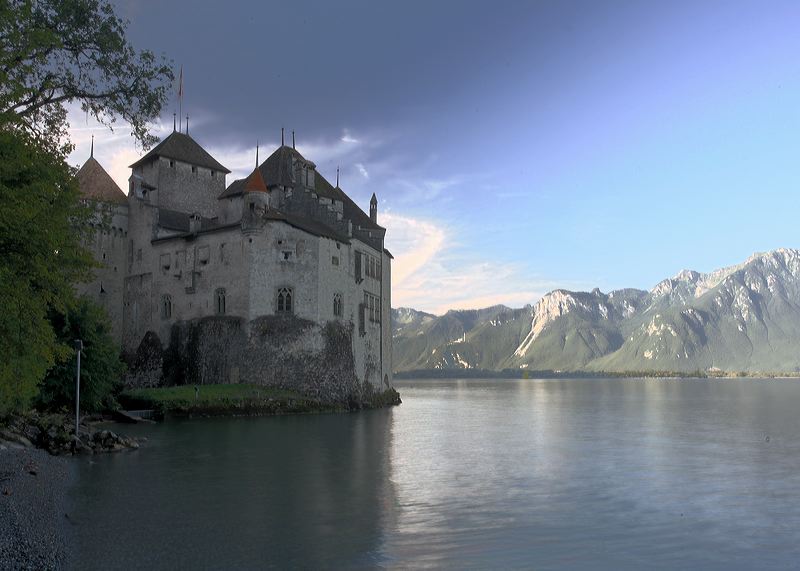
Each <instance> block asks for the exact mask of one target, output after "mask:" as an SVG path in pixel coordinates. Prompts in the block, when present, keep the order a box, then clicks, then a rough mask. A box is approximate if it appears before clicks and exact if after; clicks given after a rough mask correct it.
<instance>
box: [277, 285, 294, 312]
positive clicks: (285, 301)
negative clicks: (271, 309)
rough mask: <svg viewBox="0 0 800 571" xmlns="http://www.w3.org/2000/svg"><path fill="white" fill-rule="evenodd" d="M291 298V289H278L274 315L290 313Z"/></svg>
mask: <svg viewBox="0 0 800 571" xmlns="http://www.w3.org/2000/svg"><path fill="white" fill-rule="evenodd" d="M292 297H293V295H292V288H290V287H282V288H279V289H278V298H277V303H276V304H275V311H276V313H292Z"/></svg>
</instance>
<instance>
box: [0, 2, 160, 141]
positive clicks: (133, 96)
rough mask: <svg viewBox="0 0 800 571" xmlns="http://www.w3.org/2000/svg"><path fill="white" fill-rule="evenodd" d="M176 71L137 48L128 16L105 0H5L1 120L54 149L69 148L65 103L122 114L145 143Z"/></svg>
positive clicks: (103, 114) (108, 120)
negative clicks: (129, 33)
mask: <svg viewBox="0 0 800 571" xmlns="http://www.w3.org/2000/svg"><path fill="white" fill-rule="evenodd" d="M173 78H174V75H173V73H172V70H171V68H170V66H169V65H168V64H167V62H165V61H164V59H163V58H156V57H155V56H154V55H153V54H152V53H151V52H149V51H146V50H145V51H136V50H135V49H134V48H133V47H132V46H131V45H130V44H129V43H128V41H127V40H126V38H125V22H123V21H122V20H120V19H119V18H117V17H116V16H115V15H114V10H113V8H112V6H111V4H109V3H108V2H105V1H103V0H38V1H34V0H6V1H4V2H2V3H0V124H4V125H12V126H14V127H15V128H18V129H21V130H24V131H25V132H28V133H29V134H32V135H34V136H35V138H36V139H37V140H38V141H39V142H40V143H41V144H42V145H44V146H45V147H46V148H47V149H48V150H49V151H51V152H53V153H54V154H59V155H61V156H62V157H63V156H66V153H67V152H68V151H69V149H70V147H69V143H68V142H66V136H65V135H66V127H67V123H66V111H65V108H64V104H65V103H68V102H80V105H81V108H82V109H83V110H84V111H86V112H87V113H91V114H92V115H93V116H94V117H95V118H97V120H98V121H100V122H101V123H103V124H105V125H108V126H109V127H110V126H112V125H113V124H114V123H115V121H116V120H118V119H120V118H121V119H122V120H124V121H126V122H128V123H129V124H130V125H131V127H132V133H133V135H134V136H135V137H136V138H137V140H139V141H140V142H141V143H142V144H143V145H144V146H145V147H149V146H150V145H152V144H153V143H154V142H155V139H154V138H153V137H152V136H151V135H149V134H148V128H147V126H148V122H149V121H150V120H152V119H153V118H155V117H157V116H158V114H159V112H160V110H161V107H162V105H163V103H164V101H165V100H166V98H167V96H168V93H169V89H170V85H171V82H172V80H173Z"/></svg>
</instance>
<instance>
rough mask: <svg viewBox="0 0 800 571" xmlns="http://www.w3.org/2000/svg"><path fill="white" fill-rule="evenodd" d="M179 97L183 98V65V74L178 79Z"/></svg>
mask: <svg viewBox="0 0 800 571" xmlns="http://www.w3.org/2000/svg"><path fill="white" fill-rule="evenodd" d="M178 98H179V99H182V98H183V66H181V76H180V79H179V80H178Z"/></svg>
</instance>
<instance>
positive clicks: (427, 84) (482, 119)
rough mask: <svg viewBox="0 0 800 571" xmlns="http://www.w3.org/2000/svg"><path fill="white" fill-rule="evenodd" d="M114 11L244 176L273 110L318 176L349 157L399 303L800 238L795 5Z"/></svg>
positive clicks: (103, 153)
mask: <svg viewBox="0 0 800 571" xmlns="http://www.w3.org/2000/svg"><path fill="white" fill-rule="evenodd" d="M118 11H119V14H120V15H121V16H122V17H124V18H126V19H128V20H130V26H129V35H130V38H131V40H132V41H133V42H134V44H135V45H136V46H137V47H140V48H145V47H146V48H148V49H151V50H153V51H155V52H157V53H162V52H163V53H165V54H166V55H167V56H168V57H169V58H170V59H172V60H173V62H174V64H175V66H176V69H177V68H178V67H179V66H181V65H182V66H183V70H184V89H185V93H186V95H185V99H184V105H183V109H184V114H186V113H188V114H189V115H190V116H191V119H190V134H192V136H194V137H195V138H196V139H197V140H198V141H199V142H200V143H201V144H203V145H204V146H206V148H208V149H209V150H210V151H211V152H212V154H214V155H215V156H216V157H217V158H218V159H219V160H220V161H221V162H222V163H223V164H225V165H226V166H228V167H229V168H231V169H232V170H233V171H234V173H235V175H238V176H242V175H244V174H246V173H247V171H248V170H249V169H252V163H253V160H254V148H255V142H256V140H257V139H258V140H260V141H261V144H262V149H265V148H266V149H269V150H271V148H274V146H276V145H277V144H278V142H279V133H280V128H281V126H284V127H286V129H287V130H288V131H290V130H292V129H294V130H296V131H297V141H298V148H299V149H300V151H301V152H303V154H304V155H305V156H306V157H307V158H309V159H311V160H313V161H315V162H316V163H317V165H318V168H319V170H320V171H321V172H322V173H323V174H324V175H326V176H327V177H328V178H329V179H330V180H333V179H334V178H335V172H336V167H337V165H341V169H342V187H343V188H344V189H345V190H346V191H348V192H349V193H350V194H351V195H352V196H353V197H354V198H355V199H356V200H357V201H358V202H359V203H360V204H361V205H362V206H363V207H364V208H366V206H367V203H368V199H369V196H370V195H371V193H372V192H376V193H377V195H378V198H379V200H380V213H381V222H382V223H383V224H384V225H385V226H387V228H388V230H389V232H388V235H387V245H388V247H389V248H390V249H391V250H392V251H393V253H394V254H395V255H396V257H397V259H396V263H395V267H394V269H395V272H394V280H393V289H394V299H393V305H395V306H399V305H406V306H412V307H415V308H417V309H425V310H429V311H434V312H436V313H439V312H442V311H445V310H446V309H448V308H454V307H459V308H463V307H481V306H486V305H490V304H493V303H506V304H507V305H512V306H520V305H522V304H524V303H533V302H535V301H536V299H538V297H540V296H541V295H542V294H544V293H546V292H547V291H549V290H551V289H554V288H556V287H564V288H568V289H591V288H593V287H600V288H601V289H602V290H603V291H608V290H611V289H616V288H621V287H639V288H645V289H647V288H650V287H652V286H653V285H654V284H655V283H656V282H658V281H659V280H661V279H662V278H664V277H667V276H670V275H673V274H675V273H677V272H678V271H679V270H681V269H682V268H691V269H696V270H699V271H709V270H712V269H714V268H717V267H720V266H724V265H730V264H734V263H738V262H741V261H743V260H744V259H745V258H746V257H748V256H749V255H750V254H751V253H753V252H755V251H763V250H769V249H773V248H778V247H798V246H800V240H799V239H798V232H800V230H798V226H799V225H798V223H797V220H798V215H799V214H800V198H799V197H798V195H799V194H800V193H799V192H798V190H800V184H798V183H800V175H799V174H798V171H799V170H800V167H798V165H800V160H798V158H797V157H800V34H798V33H797V22H798V21H800V4H798V3H797V2H780V1H774V2H769V3H764V2H734V1H729V2H714V1H706V2H681V1H671V2H660V3H656V2H648V1H644V0H642V1H638V2H626V1H609V2H593V1H559V2H498V1H493V2H449V3H446V2H413V1H412V2H402V3H399V2H398V3H391V4H390V3H385V2H366V1H365V2H342V3H336V4H334V3H328V2H320V3H313V2H312V3H309V2H291V3H288V2H283V3H271V2H263V3H262V2H258V3H256V2H253V3H240V2H229V3H227V4H225V7H224V9H222V8H220V5H219V3H217V2H168V3H161V2H157V1H155V0H152V1H151V0H136V1H131V2H124V3H119V4H118ZM173 107H175V105H174V103H170V105H169V107H168V108H167V109H165V111H164V115H163V117H162V122H161V123H160V124H157V125H154V129H155V130H156V131H160V132H163V133H167V132H168V131H169V130H171V127H172V113H173V111H174V110H173ZM73 119H74V120H73V128H74V130H73V138H74V140H75V141H76V142H77V144H78V148H77V150H76V152H75V153H74V154H73V158H74V162H76V163H79V162H81V161H82V160H83V159H84V157H85V156H86V155H87V154H88V149H87V145H88V140H89V136H90V134H91V133H94V134H95V136H96V140H97V143H96V152H95V155H96V157H97V158H98V159H99V160H100V161H101V162H102V163H103V164H104V165H106V166H107V167H108V168H109V170H110V171H111V172H112V174H113V175H114V176H115V178H117V179H122V180H124V178H126V177H127V173H126V172H125V169H124V167H125V166H126V165H127V164H130V162H133V160H129V159H131V158H133V159H134V160H135V157H136V156H137V149H136V148H135V147H134V145H133V144H132V142H131V140H130V137H129V136H128V133H127V132H126V131H125V129H118V130H117V131H116V133H114V134H111V133H108V132H106V131H103V130H102V129H100V128H98V127H97V126H94V125H92V124H89V123H87V122H86V121H85V119H84V118H82V117H81V115H80V113H76V114H73ZM263 152H264V151H262V153H263ZM263 156H266V155H263V154H262V157H263ZM230 180H233V179H232V178H231V179H230Z"/></svg>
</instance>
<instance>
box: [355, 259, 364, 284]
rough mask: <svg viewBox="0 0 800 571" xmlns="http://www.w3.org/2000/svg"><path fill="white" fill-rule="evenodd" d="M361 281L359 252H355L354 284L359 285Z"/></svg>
mask: <svg viewBox="0 0 800 571" xmlns="http://www.w3.org/2000/svg"><path fill="white" fill-rule="evenodd" d="M363 279H364V278H363V276H362V274H361V252H356V283H360V282H361V281H362V280H363Z"/></svg>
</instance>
